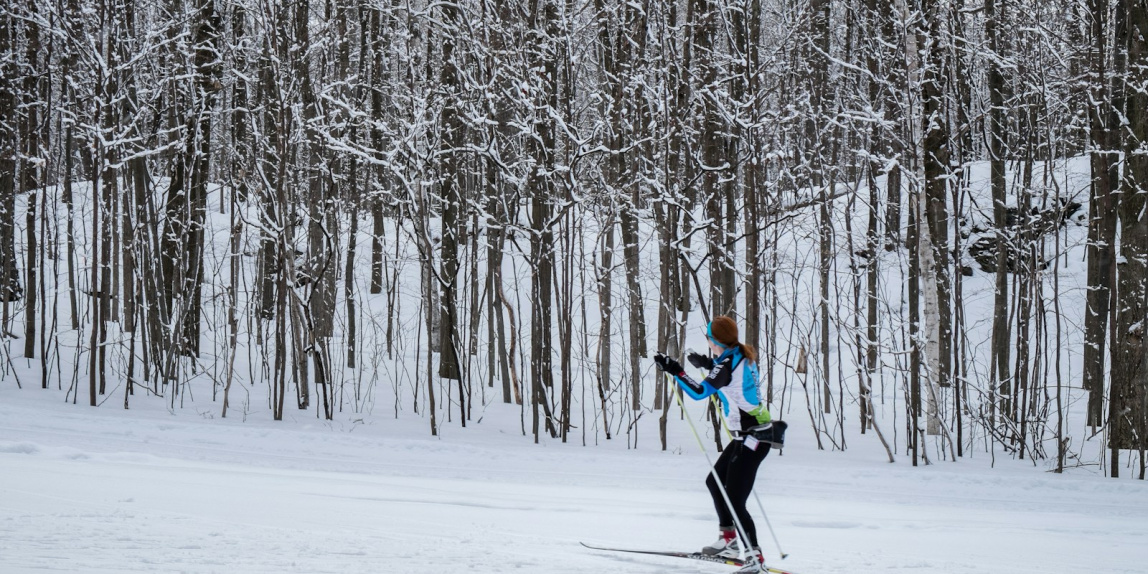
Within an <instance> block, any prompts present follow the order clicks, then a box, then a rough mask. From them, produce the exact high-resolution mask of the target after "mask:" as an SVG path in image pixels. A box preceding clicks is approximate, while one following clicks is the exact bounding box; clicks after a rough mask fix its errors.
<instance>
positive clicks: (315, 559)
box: [0, 390, 1148, 574]
mask: <svg viewBox="0 0 1148 574" xmlns="http://www.w3.org/2000/svg"><path fill="white" fill-rule="evenodd" d="M38 393H39V391H38V390H25V391H20V392H15V393H14V392H10V391H9V392H5V391H0V573H3V574H17V573H29V572H96V573H105V572H149V573H155V572H187V573H207V572H253V573H262V572H268V573H270V572H276V573H282V572H300V573H317V574H318V573H327V572H330V573H339V574H346V573H353V572H363V573H381V572H386V573H391V572H393V573H423V572H426V573H437V572H473V573H502V572H507V573H513V572H521V573H527V572H529V573H536V572H546V573H548V574H566V573H571V574H572V573H594V572H610V573H632V574H647V573H650V574H652V573H671V574H677V573H682V574H685V573H691V574H692V573H701V574H705V573H714V574H718V573H722V572H728V571H730V568H728V567H724V566H721V565H715V564H708V563H694V562H691V561H688V560H681V559H672V558H658V557H649V556H635V555H623V554H617V553H608V552H601V551H593V550H587V549H584V548H582V547H581V546H579V545H578V541H580V540H581V541H586V542H588V543H596V544H602V545H609V546H623V547H632V548H640V549H656V550H693V549H696V548H698V547H700V546H701V545H703V544H705V543H707V542H709V541H710V540H711V539H712V537H713V536H714V535H715V534H716V532H715V531H716V528H715V521H714V519H713V517H712V513H713V509H712V507H711V504H710V501H709V497H708V494H707V492H706V491H705V488H704V486H703V485H702V480H703V479H704V476H705V458H704V457H703V456H702V455H701V453H699V452H697V451H696V449H694V450H689V449H687V448H686V447H688V446H690V444H689V442H688V441H692V440H693V438H692V436H691V437H686V436H679V437H676V439H675V441H676V442H675V443H674V444H679V445H681V447H680V448H678V449H677V450H675V449H673V448H671V452H661V451H660V450H658V449H657V447H656V445H655V444H653V443H654V441H653V440H652V439H650V438H647V439H646V441H647V443H648V444H646V445H645V447H643V448H639V449H637V450H626V445H625V442H624V440H623V441H621V442H620V443H611V444H605V445H602V446H599V447H594V448H583V447H582V446H580V445H574V444H568V445H562V444H560V443H556V442H545V443H543V444H540V445H534V444H532V441H531V439H530V438H526V437H521V436H519V435H516V434H515V432H514V429H497V428H494V427H493V426H486V427H484V426H482V425H478V426H474V425H472V428H469V429H466V430H462V429H459V428H457V427H444V430H443V432H444V434H446V435H448V436H447V437H445V438H442V439H436V438H433V437H429V436H426V434H427V431H426V429H425V428H423V427H422V426H418V427H415V426H413V424H412V422H413V423H418V422H419V421H417V420H416V421H412V422H405V421H398V422H396V421H389V422H380V423H377V424H372V425H354V424H351V423H350V422H343V423H333V424H323V423H320V422H318V421H314V420H295V421H284V422H278V423H275V422H269V421H261V420H250V421H247V422H241V421H238V420H233V419H225V420H219V419H214V420H212V419H208V418H206V417H201V416H199V415H197V414H194V413H190V412H188V411H184V410H178V411H175V413H174V414H172V413H169V412H167V411H166V410H162V409H154V408H153V409H151V410H149V409H148V408H147V407H146V406H141V407H140V408H139V409H138V410H133V411H129V412H128V413H124V412H123V411H117V410H115V409H89V408H87V407H82V406H71V405H67V406H65V405H59V404H52V402H51V401H55V400H58V398H59V397H58V396H57V395H55V394H54V393H50V392H46V393H44V394H43V395H40V394H38ZM491 408H495V407H493V406H492V407H491ZM507 418H510V417H507ZM801 432H802V431H801V429H800V428H795V429H794V431H793V436H791V437H787V438H789V442H788V443H787V450H786V451H785V453H784V454H783V455H782V456H777V455H776V454H773V453H771V455H770V456H769V457H768V458H767V459H766V463H765V465H764V466H763V470H762V472H761V473H760V474H759V476H758V493H759V495H760V496H761V499H762V501H763V503H764V504H765V505H767V510H768V511H769V513H770V515H769V518H770V521H771V522H772V524H773V526H774V528H775V530H776V532H777V535H778V537H779V539H780V541H781V543H782V547H783V548H784V550H785V551H786V552H787V553H789V554H790V558H789V559H787V560H785V561H784V562H782V561H780V560H778V552H777V549H776V548H775V547H774V545H773V544H772V538H771V537H770V534H769V531H768V529H767V527H766V524H765V521H763V520H761V519H760V512H759V511H758V510H757V503H756V502H755V501H754V500H753V499H751V500H750V503H749V506H750V509H751V512H752V513H753V514H754V515H755V516H756V517H758V527H759V533H760V535H759V537H760V539H761V542H762V544H763V546H764V547H765V548H766V557H767V559H772V563H773V565H776V566H778V567H781V568H786V569H792V570H793V571H795V572H797V573H799V574H857V573H862V572H912V573H922V574H923V573H932V572H936V573H953V574H971V573H974V572H975V573H978V574H983V573H995V574H1050V573H1061V572H1063V573H1069V572H1104V573H1105V574H1143V573H1145V572H1148V520H1146V518H1148V487H1146V485H1145V484H1144V483H1143V482H1140V481H1131V480H1119V481H1114V480H1109V479H1103V478H1100V477H1097V476H1095V475H1093V474H1090V473H1086V472H1078V473H1075V474H1071V473H1070V474H1067V475H1061V476H1057V475H1053V474H1049V473H1046V472H1043V470H1042V469H1039V468H1033V466H1032V465H1031V463H1029V462H1028V461H1012V460H998V461H997V463H996V465H997V468H996V469H991V468H989V460H987V457H986V456H981V457H979V458H978V457H973V458H970V459H964V460H961V461H960V462H957V463H951V462H939V463H936V464H934V465H932V466H929V467H924V468H916V469H914V468H911V467H909V466H908V464H907V462H905V461H900V462H899V463H898V464H896V465H889V464H887V463H884V462H882V461H881V459H882V456H881V454H880V453H878V452H877V451H876V450H874V449H872V448H865V447H855V448H854V449H851V450H850V451H849V452H846V453H826V452H818V451H816V450H814V448H813V447H812V446H811V442H812V441H807V440H804V438H807V437H804V438H803V436H802V434H801ZM675 452H680V453H681V454H675Z"/></svg>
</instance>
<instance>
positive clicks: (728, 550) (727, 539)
mask: <svg viewBox="0 0 1148 574" xmlns="http://www.w3.org/2000/svg"><path fill="white" fill-rule="evenodd" d="M740 551H741V546H740V545H739V544H738V542H737V534H736V533H735V532H734V530H733V529H732V528H730V529H726V528H722V529H721V536H719V537H718V539H717V541H716V542H713V543H712V544H710V545H709V546H706V547H704V548H702V554H705V555H706V556H723V557H726V558H730V557H733V558H736V557H737V555H738V553H739V552H740Z"/></svg>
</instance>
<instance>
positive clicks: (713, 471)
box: [667, 373, 749, 560]
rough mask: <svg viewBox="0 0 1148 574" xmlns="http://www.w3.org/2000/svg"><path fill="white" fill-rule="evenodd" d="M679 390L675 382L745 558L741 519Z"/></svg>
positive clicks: (747, 544)
mask: <svg viewBox="0 0 1148 574" xmlns="http://www.w3.org/2000/svg"><path fill="white" fill-rule="evenodd" d="M667 374H668V373H667ZM681 392H682V391H681V389H679V388H678V387H677V384H675V385H674V398H676V399H677V400H678V407H680V408H681V409H682V412H683V413H684V414H685V415H686V416H685V419H686V422H688V423H690V430H691V431H693V433H694V438H695V439H697V441H698V448H699V449H701V451H702V454H704V455H705V457H706V462H707V463H709V465H710V475H711V476H713V478H714V482H715V483H717V485H718V491H720V492H721V497H722V500H724V501H725V505H726V508H728V509H729V513H730V515H731V516H733V522H734V526H736V527H737V536H738V539H739V540H741V543H740V544H739V546H740V548H738V558H740V559H742V560H745V552H746V549H747V548H749V538H748V537H747V536H746V534H745V528H744V527H742V525H741V519H739V518H738V517H737V512H736V511H735V510H734V509H733V502H731V501H730V499H729V493H727V492H726V490H725V484H723V483H722V480H721V477H719V476H718V474H717V468H716V467H714V461H713V460H712V459H711V458H710V453H709V451H707V450H706V446H705V444H704V443H702V437H701V435H699V434H698V429H697V427H695V426H694V420H693V419H692V418H690V413H689V411H687V410H686V405H685V403H683V402H682V395H681Z"/></svg>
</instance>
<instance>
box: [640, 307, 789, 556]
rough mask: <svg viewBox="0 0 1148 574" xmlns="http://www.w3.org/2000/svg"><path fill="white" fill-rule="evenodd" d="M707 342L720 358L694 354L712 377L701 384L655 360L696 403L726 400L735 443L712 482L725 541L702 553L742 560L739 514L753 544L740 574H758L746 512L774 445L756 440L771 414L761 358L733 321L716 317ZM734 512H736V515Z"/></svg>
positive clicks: (670, 363)
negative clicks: (760, 379) (764, 397)
mask: <svg viewBox="0 0 1148 574" xmlns="http://www.w3.org/2000/svg"><path fill="white" fill-rule="evenodd" d="M706 338H707V339H709V346H710V351H712V354H713V355H714V356H716V357H717V358H716V359H714V358H711V357H709V356H704V355H701V354H698V353H690V354H689V356H688V357H687V359H688V360H689V362H690V364H692V365H694V366H695V367H698V368H699V369H706V370H708V371H709V374H708V375H706V377H705V378H704V379H702V380H701V381H695V380H694V379H693V378H692V377H690V376H689V375H687V374H686V371H685V369H683V368H682V365H681V363H679V362H677V361H675V360H674V359H671V358H669V357H666V356H665V355H663V354H661V353H658V354H657V355H655V356H654V362H655V363H657V365H658V368H660V369H661V370H662V371H664V372H666V373H668V374H670V375H671V376H673V377H674V380H675V381H677V383H678V385H679V386H681V387H682V390H683V391H685V393H686V394H687V395H689V396H690V397H691V398H694V399H699V400H700V399H705V398H707V397H709V396H710V395H713V394H717V396H718V398H719V399H721V403H722V411H723V413H724V414H725V417H726V421H728V423H729V431H730V434H732V435H733V440H732V441H731V442H730V444H729V445H728V446H726V448H725V450H724V451H722V453H721V456H720V457H718V460H717V462H716V463H715V464H714V468H713V472H711V473H710V474H709V476H708V477H707V478H706V486H707V487H708V488H709V491H710V495H711V496H712V497H713V501H714V507H715V508H716V509H717V515H718V527H719V528H720V530H721V536H720V537H719V538H718V539H717V541H716V542H714V543H713V544H710V545H709V546H706V547H704V548H702V552H703V553H704V554H707V555H711V556H715V555H716V556H722V557H729V558H734V557H737V556H738V554H739V553H740V550H741V547H740V543H739V542H738V537H737V532H736V531H735V530H734V527H735V522H734V514H735V513H736V515H737V521H738V522H739V523H740V525H741V528H742V529H743V530H744V532H743V533H742V534H743V535H744V537H745V539H746V542H748V544H749V550H748V552H747V553H746V554H747V567H746V568H745V569H743V570H739V572H743V571H744V572H756V571H757V569H758V567H759V566H760V565H761V564H763V558H762V555H761V548H760V547H759V546H758V544H757V529H756V528H755V527H754V523H753V518H751V517H750V515H749V512H748V511H746V508H745V503H746V501H747V500H748V499H749V494H750V491H751V490H752V489H753V481H754V479H755V478H756V477H757V468H758V467H759V466H761V462H762V460H763V459H765V455H767V454H769V448H770V445H769V443H767V442H759V441H758V439H757V438H756V437H755V436H754V434H755V433H756V432H759V431H761V430H763V429H765V428H768V425H769V422H770V416H769V411H768V410H766V408H765V404H764V403H763V402H762V401H761V397H760V396H759V394H758V390H757V364H756V358H757V357H756V356H755V353H754V351H753V349H751V348H749V347H747V346H746V345H745V344H743V343H740V342H738V333H737V323H735V322H734V321H733V319H730V318H729V317H716V318H715V319H714V320H713V321H712V322H711V323H710V324H709V326H707V327H706ZM747 371H749V372H748V373H747ZM747 375H748V376H747ZM715 476H716V477H717V479H718V480H721V486H724V488H725V491H726V494H728V496H729V502H730V504H729V505H727V504H726V502H725V498H724V497H723V496H722V492H721V489H720V488H719V485H718V483H717V481H716V480H715V479H714V477H715ZM730 506H732V507H733V508H732V510H733V512H732V513H731V511H730V510H731V509H730Z"/></svg>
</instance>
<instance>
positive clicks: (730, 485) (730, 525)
mask: <svg viewBox="0 0 1148 574" xmlns="http://www.w3.org/2000/svg"><path fill="white" fill-rule="evenodd" d="M767 454H769V445H768V444H766V443H758V445H757V448H756V449H754V450H750V449H748V448H746V447H745V445H744V444H743V443H742V441H740V440H735V441H730V443H729V445H728V446H726V448H725V450H724V451H722V453H721V456H719V457H718V459H717V462H716V463H714V471H715V472H712V473H710V475H709V476H708V477H706V486H707V487H709V489H710V496H713V499H714V507H715V508H717V514H718V525H719V526H721V528H723V529H726V530H733V529H734V521H733V513H731V512H730V508H729V505H727V504H726V503H725V499H724V498H722V495H721V491H720V490H718V485H717V482H716V481H715V480H714V474H715V473H716V474H717V476H718V478H719V479H720V480H721V483H722V485H724V486H725V491H726V494H728V495H729V501H730V504H732V505H733V512H735V513H737V519H738V521H740V522H741V526H742V528H744V529H745V532H744V534H745V537H746V539H747V540H748V541H749V544H750V546H751V547H753V548H757V547H758V544H757V528H756V527H755V526H754V524H753V518H751V517H750V516H749V512H748V511H747V510H746V509H745V503H746V501H747V500H749V493H750V491H751V490H753V481H754V479H755V478H757V468H758V467H759V466H761V461H762V460H764V459H765V455H767Z"/></svg>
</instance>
